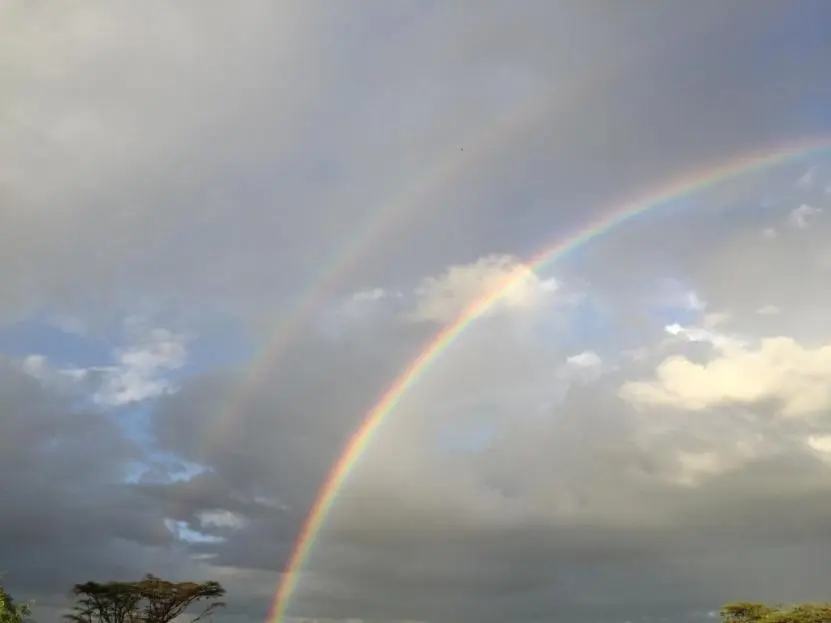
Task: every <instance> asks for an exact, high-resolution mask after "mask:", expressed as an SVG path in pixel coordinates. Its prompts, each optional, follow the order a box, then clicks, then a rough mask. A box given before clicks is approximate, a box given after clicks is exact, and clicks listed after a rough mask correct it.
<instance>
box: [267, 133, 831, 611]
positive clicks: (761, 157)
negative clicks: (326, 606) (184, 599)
mask: <svg viewBox="0 0 831 623" xmlns="http://www.w3.org/2000/svg"><path fill="white" fill-rule="evenodd" d="M829 151H831V138H824V139H821V140H818V139H811V140H808V141H801V142H798V143H794V144H792V145H789V146H785V147H779V148H776V149H773V150H769V151H765V152H761V153H760V152H755V153H753V154H750V155H743V156H740V157H738V158H734V159H732V160H729V161H726V162H722V163H721V164H718V165H715V166H710V167H706V168H702V169H698V170H695V171H693V172H692V173H689V172H688V173H687V174H684V175H681V176H679V177H676V178H673V179H672V180H671V181H670V182H669V183H666V184H664V185H662V186H660V187H659V188H658V189H654V190H652V191H649V192H647V193H645V194H644V195H643V196H641V197H638V198H636V199H634V200H632V201H628V202H626V203H624V204H623V205H622V206H620V207H618V208H616V209H614V210H613V211H612V212H611V213H609V214H607V215H606V216H604V217H601V218H600V219H598V220H595V221H593V222H591V223H589V224H588V225H586V226H585V227H584V228H583V229H582V230H580V231H579V232H577V233H576V234H574V235H573V236H571V237H570V238H567V239H565V240H563V241H560V242H558V243H556V244H555V245H553V246H551V247H548V248H546V249H545V250H543V251H542V252H541V253H539V254H537V255H536V256H534V257H533V258H531V259H530V260H529V261H527V262H526V263H525V265H526V266H527V267H528V268H529V269H530V270H533V271H536V270H539V269H540V268H542V267H544V266H545V265H546V264H548V263H550V262H552V261H554V260H556V259H558V258H561V257H562V256H564V255H566V254H567V253H568V252H570V251H572V250H574V249H577V248H579V247H581V246H583V245H584V244H586V243H588V242H589V241H591V240H593V239H594V238H597V237H599V236H602V235H604V234H606V233H608V232H610V231H612V230H614V229H616V228H617V227H619V226H620V225H623V224H624V223H626V222H628V221H630V220H632V219H634V218H635V217H637V216H640V215H642V214H645V213H648V212H650V211H652V210H656V209H658V208H660V207H662V206H666V205H669V204H671V202H672V201H673V200H676V199H679V198H681V197H684V196H687V195H690V194H692V193H696V192H699V191H703V190H705V189H707V188H711V187H713V186H715V185H717V184H719V183H722V182H726V181H728V180H730V179H732V178H735V177H737V176H740V175H747V174H750V173H754V172H757V171H760V170H764V169H767V168H770V167H774V166H779V165H784V164H787V163H788V162H791V161H797V160H800V159H807V158H810V157H812V156H819V155H822V154H823V153H825V152H829ZM525 274H527V273H525V272H524V271H521V272H520V273H519V274H515V275H512V276H511V277H510V278H507V279H506V280H505V281H504V282H502V283H500V284H499V286H498V287H496V288H495V289H494V290H492V291H491V292H489V293H488V294H486V295H484V296H482V297H481V298H479V299H478V300H476V301H474V302H473V303H472V304H471V305H469V306H468V307H467V308H466V309H465V310H464V311H463V312H462V313H461V314H460V315H459V316H458V317H457V319H456V320H455V321H454V322H453V323H451V324H449V325H447V326H446V327H445V328H443V329H442V330H441V331H439V332H438V333H436V335H435V336H434V337H433V339H432V340H431V341H430V342H429V343H428V345H427V346H426V348H424V349H423V350H422V351H421V353H420V354H419V355H418V356H417V357H416V358H415V359H414V360H413V361H412V362H411V363H410V364H409V365H408V366H407V368H406V369H405V370H404V371H403V372H402V373H401V374H400V375H399V376H398V378H397V379H396V380H395V381H394V382H393V384H392V385H391V386H390V388H389V389H388V390H387V391H386V392H385V393H384V395H383V396H382V397H381V399H380V400H379V401H378V403H377V404H376V405H375V407H373V408H372V410H371V411H369V413H368V414H367V416H366V417H365V418H364V420H363V422H362V423H361V425H360V426H359V427H358V429H357V430H356V431H355V432H354V433H353V434H352V436H351V438H350V439H349V441H348V443H347V444H346V445H345V447H344V448H345V449H344V451H343V453H342V454H341V456H340V458H339V459H338V460H337V462H336V463H335V464H334V466H333V467H332V469H331V471H330V472H329V475H328V476H327V478H326V481H325V482H324V484H323V486H322V487H321V489H320V491H319V493H318V497H317V500H316V502H315V503H314V505H313V506H312V509H311V511H310V512H309V515H308V517H307V519H306V521H305V523H304V525H303V527H302V529H301V531H300V534H299V536H298V538H297V540H296V542H295V547H294V549H293V551H292V555H291V557H290V559H289V561H288V563H287V565H286V568H285V572H284V574H283V579H282V581H281V583H280V585H279V587H278V589H277V594H276V596H275V599H274V602H273V605H272V608H271V611H270V612H269V617H268V619H269V621H275V622H276V621H281V620H282V619H283V617H284V616H285V613H286V608H287V606H288V602H289V599H290V598H291V596H292V594H293V593H294V591H295V589H296V588H297V585H298V581H299V578H300V571H301V569H302V567H303V564H304V563H305V561H306V559H307V558H308V556H309V553H310V552H311V549H312V546H313V545H314V543H315V540H316V537H317V535H318V533H319V532H320V529H321V527H322V526H323V523H324V521H325V519H326V516H327V514H328V512H329V510H330V509H331V507H332V504H333V502H334V501H335V498H336V497H337V494H338V491H339V490H340V488H341V487H342V486H343V484H344V482H345V481H346V479H347V477H348V476H349V473H350V472H351V471H352V468H353V467H354V466H355V464H356V462H357V461H358V459H359V458H360V457H361V455H362V454H363V453H364V451H365V450H366V449H367V447H368V445H369V444H370V442H371V441H372V439H373V433H375V431H376V430H377V429H378V427H379V426H380V425H381V424H382V423H383V421H384V420H385V418H386V417H387V416H388V415H389V414H390V413H391V412H392V411H393V410H394V408H395V406H396V405H397V404H398V403H399V401H400V400H401V398H402V397H403V396H404V395H405V394H406V393H407V392H408V391H409V390H410V389H411V388H412V387H413V386H414V385H415V384H416V383H417V382H418V381H419V380H420V379H421V377H422V376H423V375H424V374H425V372H427V370H428V369H429V367H430V364H431V363H433V362H434V361H436V360H437V359H438V357H439V356H440V355H441V354H442V353H443V352H444V351H445V350H447V348H448V347H449V346H450V345H451V344H453V342H454V341H455V340H456V338H458V337H459V336H460V335H461V334H462V333H463V332H464V330H465V329H466V328H467V327H469V326H470V325H471V324H472V323H473V322H475V321H476V320H477V319H478V318H479V317H480V316H482V315H483V314H485V313H486V312H487V311H488V310H489V309H490V308H491V307H492V306H493V305H494V304H495V303H496V302H497V301H498V300H499V299H500V298H501V297H502V295H503V294H504V293H505V292H506V291H507V290H508V289H509V288H510V287H511V286H513V285H515V284H516V283H518V280H520V279H522V278H523V277H524V275H525Z"/></svg>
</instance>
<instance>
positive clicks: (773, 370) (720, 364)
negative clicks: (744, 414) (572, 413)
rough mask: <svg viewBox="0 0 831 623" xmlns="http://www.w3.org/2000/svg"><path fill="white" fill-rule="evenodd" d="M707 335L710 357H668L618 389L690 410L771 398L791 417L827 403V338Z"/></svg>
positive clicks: (830, 361) (830, 396)
mask: <svg viewBox="0 0 831 623" xmlns="http://www.w3.org/2000/svg"><path fill="white" fill-rule="evenodd" d="M693 335H695V337H700V336H698V335H696V334H693ZM707 337H708V338H710V336H707ZM710 341H711V342H712V343H713V345H714V346H715V347H716V349H717V354H716V356H715V357H714V358H713V359H711V360H710V361H707V362H706V363H703V364H699V363H694V362H693V361H690V360H689V359H687V358H686V357H684V356H681V355H674V356H671V357H668V358H667V359H665V360H664V361H662V362H661V363H660V364H659V365H658V367H657V369H656V370H655V378H654V379H653V380H648V381H630V382H626V383H625V384H624V385H623V386H622V387H621V390H620V391H621V395H623V396H624V397H626V398H627V399H629V400H632V401H634V402H637V403H642V404H651V405H664V406H670V407H676V408H680V409H686V410H690V411H702V410H704V409H709V408H713V407H718V406H721V405H729V404H741V405H754V404H758V403H763V402H765V401H775V402H776V403H777V404H780V405H781V409H782V414H783V415H784V416H792V417H801V416H809V415H818V414H820V413H822V411H823V410H824V409H826V408H828V407H829V406H831V387H829V379H831V344H824V345H820V346H816V347H812V346H805V345H802V344H800V343H799V342H797V341H796V340H794V339H792V338H789V337H773V338H763V339H761V340H760V341H759V343H758V344H757V345H746V344H741V343H736V342H735V341H733V340H726V339H718V338H714V339H710Z"/></svg>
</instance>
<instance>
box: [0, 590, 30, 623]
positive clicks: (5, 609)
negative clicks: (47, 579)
mask: <svg viewBox="0 0 831 623" xmlns="http://www.w3.org/2000/svg"><path fill="white" fill-rule="evenodd" d="M31 613H32V605H31V604H28V603H23V604H19V603H16V602H15V601H14V599H12V596H11V595H9V594H8V593H7V592H6V589H5V588H3V585H2V584H0V623H27V622H28V621H29V620H30V619H29V615H31Z"/></svg>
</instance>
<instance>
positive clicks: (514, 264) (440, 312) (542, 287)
mask: <svg viewBox="0 0 831 623" xmlns="http://www.w3.org/2000/svg"><path fill="white" fill-rule="evenodd" d="M557 287H558V284H557V281H556V280H554V279H543V278H541V277H539V276H538V275H537V274H535V273H534V271H532V270H531V269H530V268H529V267H528V266H526V265H524V264H523V263H521V262H520V261H519V260H517V259H516V258H514V257H511V256H507V255H491V256H487V257H482V258H480V259H479V260H477V261H475V262H473V263H470V264H465V265H460V266H451V267H450V268H448V269H447V271H446V272H445V273H444V274H442V275H440V276H438V277H428V278H426V279H424V280H423V281H422V282H421V284H420V285H419V287H418V289H417V290H416V294H417V302H416V306H415V309H413V310H412V312H411V313H410V318H411V319H412V320H414V321H430V322H437V323H447V322H451V321H453V320H455V319H456V318H457V317H458V316H459V315H460V314H461V313H463V312H464V311H465V310H466V309H467V308H468V307H470V306H471V305H473V304H474V303H476V302H477V301H480V300H482V299H484V298H487V297H489V296H495V295H496V294H497V293H499V294H498V299H497V302H496V305H495V306H494V307H495V309H496V310H516V309H528V308H530V307H533V306H535V305H537V304H539V303H540V302H541V300H542V299H543V298H544V297H546V296H548V295H550V294H551V293H554V292H556V291H557Z"/></svg>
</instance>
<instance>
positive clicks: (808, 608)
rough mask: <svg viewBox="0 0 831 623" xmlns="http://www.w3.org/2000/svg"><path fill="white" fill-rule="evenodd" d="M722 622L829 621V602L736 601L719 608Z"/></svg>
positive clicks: (829, 622) (798, 622)
mask: <svg viewBox="0 0 831 623" xmlns="http://www.w3.org/2000/svg"><path fill="white" fill-rule="evenodd" d="M721 618H722V621H723V623H831V603H809V604H797V605H793V606H780V605H775V606H769V605H766V604H760V603H753V602H747V601H742V602H736V603H732V604H727V605H726V606H724V607H723V608H722V609H721Z"/></svg>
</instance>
